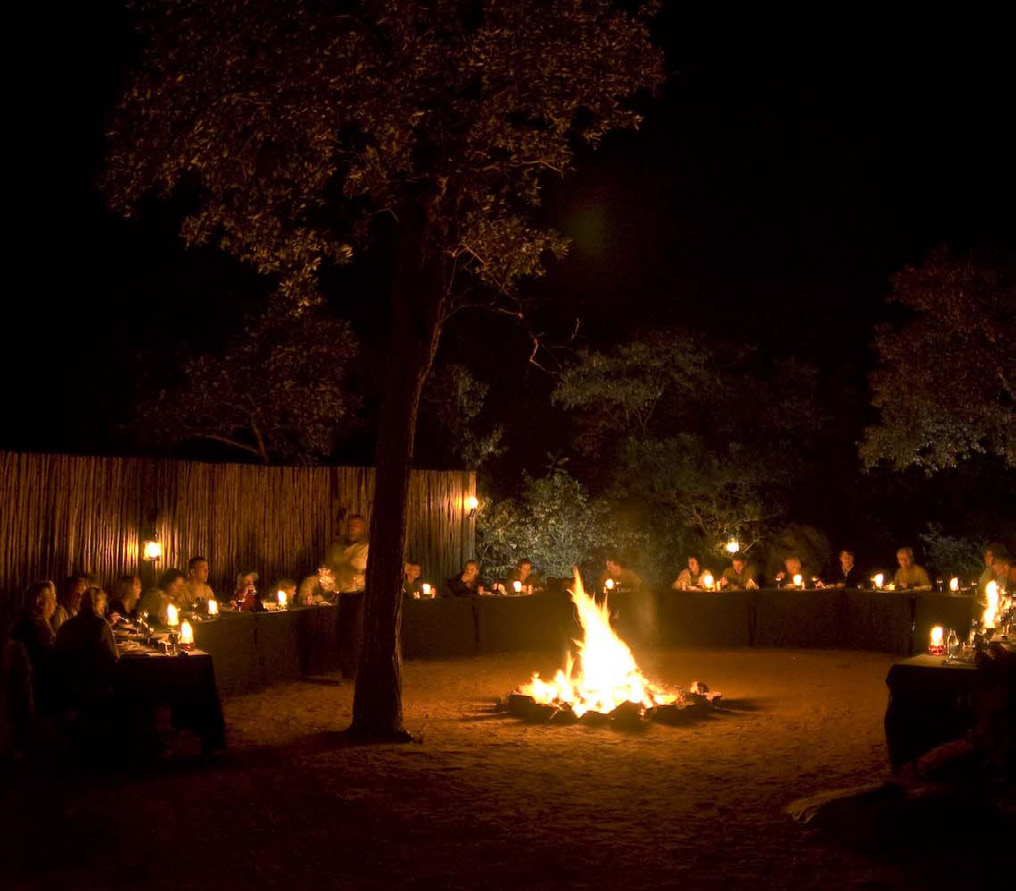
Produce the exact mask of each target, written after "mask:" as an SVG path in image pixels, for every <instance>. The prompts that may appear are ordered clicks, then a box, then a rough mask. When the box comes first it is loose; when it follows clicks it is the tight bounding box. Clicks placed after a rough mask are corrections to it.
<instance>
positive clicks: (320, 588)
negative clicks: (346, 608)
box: [297, 566, 336, 606]
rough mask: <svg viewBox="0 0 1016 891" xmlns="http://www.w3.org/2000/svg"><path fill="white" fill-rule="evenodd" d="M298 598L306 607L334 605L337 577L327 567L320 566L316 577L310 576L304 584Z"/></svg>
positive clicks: (301, 584)
mask: <svg viewBox="0 0 1016 891" xmlns="http://www.w3.org/2000/svg"><path fill="white" fill-rule="evenodd" d="M297 596H298V598H299V600H300V603H302V604H303V605H304V606H313V605H314V604H316V603H334V602H335V598H336V593H335V576H334V575H333V574H332V571H331V569H329V568H328V567H327V566H319V567H318V570H317V574H316V575H309V576H307V578H305V579H304V580H303V581H302V582H300V588H299V591H298V592H297Z"/></svg>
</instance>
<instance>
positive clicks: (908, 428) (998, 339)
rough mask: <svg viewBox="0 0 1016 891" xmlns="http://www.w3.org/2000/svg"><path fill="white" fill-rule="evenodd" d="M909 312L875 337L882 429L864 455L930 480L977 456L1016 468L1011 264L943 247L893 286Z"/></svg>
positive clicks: (867, 442) (893, 298)
mask: <svg viewBox="0 0 1016 891" xmlns="http://www.w3.org/2000/svg"><path fill="white" fill-rule="evenodd" d="M889 301H890V303H892V304H895V305H897V306H899V307H900V308H901V309H902V310H903V311H904V313H905V318H904V320H903V321H902V322H901V323H900V324H899V325H897V326H893V325H889V324H886V325H882V326H881V327H880V328H879V329H878V331H877V333H876V337H875V347H876V349H877V351H878V356H879V360H880V363H881V364H880V367H879V368H878V369H877V370H876V371H875V372H874V373H873V374H872V376H871V387H872V394H873V395H872V405H874V406H875V408H877V409H878V410H879V412H880V419H879V421H878V423H876V424H873V425H872V426H870V427H868V429H867V430H866V431H865V437H864V441H863V442H862V443H861V448H860V453H861V458H862V460H863V461H864V463H865V464H866V465H867V466H868V467H872V466H873V465H875V464H876V463H878V462H879V461H882V460H885V461H888V462H889V463H890V465H891V466H892V467H893V468H894V469H896V470H903V469H905V468H907V467H911V466H917V467H921V468H923V469H924V470H926V471H927V472H929V473H932V472H934V471H938V470H943V469H945V468H949V467H954V466H956V464H957V463H959V462H960V461H963V460H965V459H967V458H969V457H971V456H972V455H975V454H978V453H982V454H983V453H988V454H994V455H997V456H999V457H1001V458H1002V459H1003V460H1004V461H1005V462H1006V464H1008V465H1009V466H1016V337H1014V336H1013V331H1014V330H1016V266H1014V264H1013V262H1012V261H1011V260H1010V261H1008V262H994V261H986V260H981V259H977V258H975V257H972V256H967V257H956V256H953V255H952V254H951V253H950V252H949V251H948V250H946V249H944V248H942V249H939V250H937V251H935V252H934V253H932V254H931V255H930V256H929V257H928V258H927V260H925V262H924V263H923V264H922V265H921V266H920V267H907V268H906V269H904V270H903V271H901V272H899V273H897V274H896V275H895V276H894V277H893V280H892V292H891V293H890V295H889Z"/></svg>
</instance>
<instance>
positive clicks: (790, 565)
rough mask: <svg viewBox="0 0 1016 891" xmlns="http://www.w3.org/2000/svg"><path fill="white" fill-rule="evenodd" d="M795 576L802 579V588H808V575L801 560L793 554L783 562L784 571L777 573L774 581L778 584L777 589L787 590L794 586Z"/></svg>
mask: <svg viewBox="0 0 1016 891" xmlns="http://www.w3.org/2000/svg"><path fill="white" fill-rule="evenodd" d="M795 575H799V576H800V577H801V587H802V588H806V587H807V586H808V573H807V572H805V569H804V564H803V563H802V562H801V558H800V557H798V556H797V554H791V555H789V556H788V557H787V559H786V560H784V561H783V569H781V570H780V571H779V572H778V573H776V575H775V577H774V579H773V580H774V581H775V582H776V586H777V587H784V588H785V587H787V586H788V585H793V584H794V576H795Z"/></svg>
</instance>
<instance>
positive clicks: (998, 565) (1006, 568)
mask: <svg viewBox="0 0 1016 891" xmlns="http://www.w3.org/2000/svg"><path fill="white" fill-rule="evenodd" d="M993 568H994V570H995V584H997V585H998V588H999V590H1000V591H1005V593H1006V594H1012V593H1013V580H1014V577H1013V565H1012V558H1011V557H1010V556H1009V555H1008V554H1007V553H1005V552H1004V551H1003V552H1002V553H1001V554H999V555H998V556H997V557H995V563H994V565H993Z"/></svg>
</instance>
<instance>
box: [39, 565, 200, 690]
mask: <svg viewBox="0 0 1016 891" xmlns="http://www.w3.org/2000/svg"><path fill="white" fill-rule="evenodd" d="M181 577H182V574H181ZM105 612H106V592H105V591H103V590H102V588H94V587H93V588H88V589H87V590H86V591H85V593H84V594H83V595H82V598H81V608H80V610H78V614H77V615H76V616H74V617H72V618H70V619H68V620H67V621H66V622H64V624H63V625H61V626H60V630H59V632H57V635H56V658H57V660H58V665H59V671H60V684H61V688H62V693H64V694H65V696H66V702H67V704H68V705H71V706H73V707H79V708H80V707H87V706H88V705H89V704H91V703H93V702H94V701H95V700H97V699H100V698H103V697H105V696H107V695H108V694H109V693H110V692H111V690H112V684H113V667H114V666H115V665H116V661H117V659H118V658H119V654H118V652H117V649H116V643H115V642H114V641H113V631H112V629H111V628H110V627H109V623H108V622H107V621H106V620H105V619H104V618H103V615H104V614H105Z"/></svg>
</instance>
